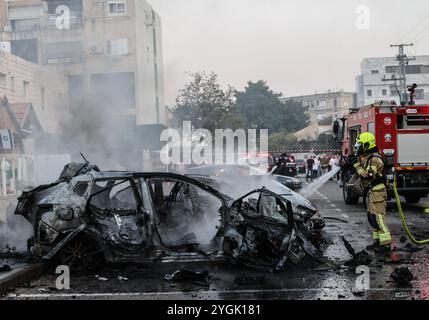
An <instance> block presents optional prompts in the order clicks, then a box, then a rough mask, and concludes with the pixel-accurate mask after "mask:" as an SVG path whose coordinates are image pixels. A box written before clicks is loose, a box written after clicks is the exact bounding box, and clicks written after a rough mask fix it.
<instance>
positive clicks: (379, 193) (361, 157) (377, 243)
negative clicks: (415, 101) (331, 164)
mask: <svg viewBox="0 0 429 320" xmlns="http://www.w3.org/2000/svg"><path fill="white" fill-rule="evenodd" d="M355 148H356V149H357V153H356V155H353V156H351V157H350V162H351V163H352V164H353V167H354V168H355V169H356V172H357V174H358V175H359V177H360V178H361V184H362V187H363V188H364V190H366V191H367V192H368V198H367V207H368V213H367V215H368V221H369V224H370V225H371V227H372V228H373V229H374V232H373V239H374V244H373V245H371V246H368V249H369V250H375V251H380V252H385V253H388V252H390V245H391V243H392V236H391V234H390V231H389V228H388V226H387V224H386V222H385V215H386V207H387V191H386V177H385V172H384V162H383V159H382V157H381V155H380V153H379V151H378V148H377V145H376V142H375V136H374V135H373V134H372V133H369V132H366V133H362V134H361V135H359V137H358V138H357V141H356V146H355Z"/></svg>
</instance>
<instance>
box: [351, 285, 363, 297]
mask: <svg viewBox="0 0 429 320" xmlns="http://www.w3.org/2000/svg"><path fill="white" fill-rule="evenodd" d="M352 293H353V295H355V296H358V297H361V296H363V295H364V294H365V290H364V289H362V288H358V287H353V288H352Z"/></svg>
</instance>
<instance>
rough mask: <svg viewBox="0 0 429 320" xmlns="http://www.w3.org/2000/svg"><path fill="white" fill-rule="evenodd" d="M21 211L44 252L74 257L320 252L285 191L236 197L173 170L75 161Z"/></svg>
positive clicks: (251, 256)
mask: <svg viewBox="0 0 429 320" xmlns="http://www.w3.org/2000/svg"><path fill="white" fill-rule="evenodd" d="M15 214H18V215H22V216H24V217H25V218H26V219H27V220H28V221H30V222H31V223H32V225H33V227H34V239H32V241H31V243H30V247H31V251H32V252H33V254H34V255H35V256H36V257H38V258H41V259H45V260H51V259H59V260H60V262H61V263H63V264H68V265H74V264H83V265H87V266H92V265H94V264H95V263H96V262H97V261H104V262H108V263H121V262H143V263H144V262H150V261H160V262H166V261H196V260H199V259H201V260H204V261H206V260H225V259H227V260H229V261H231V262H241V263H245V264H248V265H251V266H256V267H260V268H266V269H268V270H274V269H279V270H281V269H283V268H284V266H285V262H286V261H287V260H292V261H293V262H298V261H299V260H301V259H302V258H303V257H304V256H305V252H307V253H309V254H317V249H316V247H315V244H316V243H315V241H313V242H312V239H308V237H307V234H306V232H305V231H304V230H303V228H302V227H301V225H300V224H299V223H297V222H296V214H294V209H293V205H292V203H291V202H290V201H288V200H287V199H286V198H285V197H282V196H281V195H278V194H276V193H274V192H272V191H269V190H267V189H263V188H262V189H256V190H253V191H251V192H249V193H247V194H246V195H245V196H243V197H241V198H231V197H229V196H227V195H225V194H223V193H221V192H219V191H217V190H216V189H215V188H213V187H211V186H209V185H208V184H206V183H204V182H203V181H202V180H198V179H194V178H191V177H187V176H182V175H177V174H172V173H135V172H113V171H111V172H100V171H99V170H98V168H97V167H95V166H91V165H89V164H70V165H68V166H66V167H65V169H64V171H63V173H62V174H61V177H60V179H59V180H58V181H56V182H55V183H53V184H50V185H43V186H39V187H38V188H35V189H33V190H30V191H25V192H23V194H22V196H21V197H20V198H19V199H18V206H17V208H16V212H15ZM313 214H314V213H313Z"/></svg>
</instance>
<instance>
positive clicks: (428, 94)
mask: <svg viewBox="0 0 429 320" xmlns="http://www.w3.org/2000/svg"><path fill="white" fill-rule="evenodd" d="M392 77H393V78H399V77H400V67H399V63H398V61H397V60H396V58H394V57H385V58H368V59H364V60H363V61H362V63H361V74H360V75H359V76H357V77H356V92H357V106H365V105H369V104H372V103H374V102H376V101H382V100H387V101H396V103H397V104H399V103H400V101H399V100H400V99H399V95H398V90H399V92H401V91H402V89H401V88H400V87H399V81H398V82H395V81H384V80H383V79H392ZM406 79H407V85H412V84H413V83H416V84H417V85H418V88H417V91H416V97H415V99H416V103H417V104H423V103H429V56H417V57H416V60H414V61H410V62H409V65H408V66H406Z"/></svg>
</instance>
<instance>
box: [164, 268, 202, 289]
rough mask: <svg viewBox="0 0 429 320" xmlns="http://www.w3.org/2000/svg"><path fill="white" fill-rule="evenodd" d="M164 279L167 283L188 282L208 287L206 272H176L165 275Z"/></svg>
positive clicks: (182, 270) (183, 270)
mask: <svg viewBox="0 0 429 320" xmlns="http://www.w3.org/2000/svg"><path fill="white" fill-rule="evenodd" d="M164 279H165V280H167V281H190V282H192V283H195V284H201V285H208V284H209V283H208V282H209V279H210V274H209V272H208V271H206V270H205V271H200V272H194V271H190V270H185V269H181V270H177V271H175V272H173V273H171V274H166V275H165V276H164Z"/></svg>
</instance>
